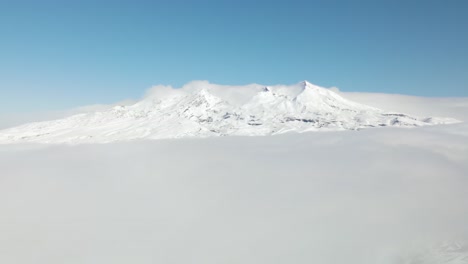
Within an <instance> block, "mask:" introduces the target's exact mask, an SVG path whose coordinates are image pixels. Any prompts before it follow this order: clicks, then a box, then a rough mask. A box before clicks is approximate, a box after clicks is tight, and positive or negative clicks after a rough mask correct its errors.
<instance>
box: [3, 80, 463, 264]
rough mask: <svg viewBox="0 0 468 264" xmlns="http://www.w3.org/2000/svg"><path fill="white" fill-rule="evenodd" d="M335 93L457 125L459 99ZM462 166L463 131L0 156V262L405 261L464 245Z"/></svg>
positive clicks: (60, 149) (153, 144)
mask: <svg viewBox="0 0 468 264" xmlns="http://www.w3.org/2000/svg"><path fill="white" fill-rule="evenodd" d="M191 85H195V86H196V84H191ZM189 86H190V85H189ZM189 86H187V87H186V88H184V89H194V88H193V86H192V87H189ZM164 89H166V88H164V87H159V88H155V90H158V91H151V92H150V93H151V96H153V95H157V94H158V93H159V91H164ZM153 92H155V93H153ZM161 94H162V95H163V94H164V93H163V92H162V93H161ZM343 94H344V96H345V97H348V98H349V99H352V100H356V101H360V102H363V103H367V104H370V105H373V106H377V107H382V108H384V109H389V110H392V109H393V108H395V110H398V111H402V112H405V111H407V112H409V113H411V114H419V113H421V115H424V116H426V115H432V114H437V115H439V114H440V115H441V116H450V117H456V118H460V117H463V116H466V115H467V114H468V104H467V102H468V100H467V99H466V98H465V99H437V98H432V99H426V98H415V97H405V96H396V95H379V94H377V95H372V94H348V93H343ZM460 119H462V118H460ZM466 160H468V125H466V124H465V123H461V124H456V125H450V126H434V127H421V128H414V129H391V128H389V129H385V128H382V129H368V130H364V131H359V132H357V131H346V132H328V133H304V134H286V135H279V136H271V137H226V138H208V139H178V140H158V141H140V142H133V143H118V144H106V145H79V146H74V147H70V146H40V145H39V146H38V145H35V146H26V145H16V146H15V145H2V146H0V181H1V182H0V212H1V217H0V234H2V235H1V236H0V262H1V263H19V264H25V263H49V264H55V263H57V264H59V263H60V264H61V263H116V264H119V263H204V264H210V263H255V264H257V263H331V264H334V263H339V264H342V263H346V264H354V263H356V264H366V263H371V264H390V263H405V262H403V260H402V259H401V258H399V256H401V255H402V254H409V255H410V256H411V254H413V249H415V251H414V252H416V251H418V250H419V249H421V248H424V246H426V245H427V244H430V243H432V242H438V241H442V240H445V239H448V240H451V239H460V240H466V239H467V238H468V225H466V223H467V222H468V203H467V201H468V192H467V191H466V188H467V186H468V177H467V175H468V163H467V162H466ZM408 252H409V253H408ZM414 263H416V262H414ZM420 263H421V262H420ZM437 263H440V262H437Z"/></svg>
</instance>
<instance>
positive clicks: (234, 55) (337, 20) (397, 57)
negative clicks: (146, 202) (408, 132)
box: [0, 0, 468, 112]
mask: <svg viewBox="0 0 468 264" xmlns="http://www.w3.org/2000/svg"><path fill="white" fill-rule="evenodd" d="M467 13H468V1H457V0H453V1H452V0H448V1H431V0H428V1H417V0H414V1H398V0H393V1H364V0H362V1H292V0H290V1H243V0H237V1H138V0H133V1H118V0H115V1H87V0H80V1H48V0H43V1H21V0H15V1H5V0H0V111H2V112H19V111H48V110H58V109H65V108H70V107H76V106H81V105H89V104H95V103H112V102H116V101H119V100H123V99H126V98H139V97H140V96H141V95H142V94H143V93H144V91H145V89H147V88H149V87H150V86H152V85H156V84H170V85H173V86H176V87H179V86H181V85H182V84H184V83H186V82H188V81H191V80H209V81H211V82H214V83H220V84H247V83H252V82H256V83H262V84H278V83H285V84H289V83H296V82H299V81H301V80H304V79H307V80H309V81H310V82H312V83H315V84H318V85H321V86H326V87H331V86H337V87H339V88H340V89H341V90H343V91H362V92H382V93H401V94H410V95H421V96H468V15H466V14H467Z"/></svg>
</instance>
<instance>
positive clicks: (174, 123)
mask: <svg viewBox="0 0 468 264" xmlns="http://www.w3.org/2000/svg"><path fill="white" fill-rule="evenodd" d="M195 84H196V85H192V86H190V87H189V88H185V89H169V88H166V89H162V88H161V91H156V92H155V93H154V94H153V95H150V96H147V97H145V98H144V99H142V100H141V101H139V102H137V103H135V104H133V105H130V106H116V107H113V108H112V109H109V110H106V111H100V112H93V113H85V114H78V115H74V116H71V117H68V118H64V119H60V120H55V121H47V122H39V123H31V124H26V125H22V126H19V127H15V128H10V129H6V130H2V131H0V143H3V144H7V143H16V142H37V143H107V142H113V141H120V140H134V139H162V138H180V137H209V136H227V135H244V136H254V135H274V134H281V133H286V132H306V131H332V130H359V129H363V128H370V127H385V126H399V127H415V126H424V125H435V124H447V123H455V122H458V121H457V120H455V119H451V118H433V117H423V118H420V117H413V116H409V115H406V114H401V113H394V112H385V111H383V110H380V109H377V108H373V107H370V106H366V105H362V104H358V103H355V102H352V101H349V100H347V99H345V98H343V97H341V96H340V95H338V94H337V93H335V92H333V91H331V90H329V89H325V88H322V87H318V86H316V85H313V84H311V83H309V82H307V81H304V82H301V83H299V84H296V85H291V86H271V87H264V86H260V85H250V86H247V87H237V89H232V87H231V88H229V87H226V89H225V90H224V91H223V89H222V88H221V89H219V86H217V87H213V85H212V84H209V83H207V82H198V83H195Z"/></svg>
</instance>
